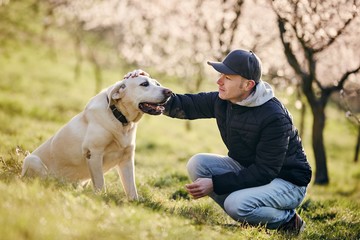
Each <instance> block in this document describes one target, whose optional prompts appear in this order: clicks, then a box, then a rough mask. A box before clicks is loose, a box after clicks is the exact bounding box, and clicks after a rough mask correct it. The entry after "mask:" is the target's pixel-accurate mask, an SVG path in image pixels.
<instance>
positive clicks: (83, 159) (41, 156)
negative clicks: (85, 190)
mask: <svg viewBox="0 0 360 240" xmlns="http://www.w3.org/2000/svg"><path fill="white" fill-rule="evenodd" d="M134 72H136V71H134ZM134 72H133V73H134ZM171 94H172V92H171V90H169V89H168V88H164V87H162V86H161V85H160V84H159V83H158V82H157V81H156V80H154V79H152V78H150V77H149V76H148V75H146V74H145V73H143V72H141V73H139V72H136V74H132V75H131V74H130V75H129V74H128V75H127V76H125V78H124V79H123V80H121V81H119V82H117V83H115V84H114V85H112V86H110V87H109V88H107V89H105V90H103V91H102V92H100V93H99V94H98V95H96V96H95V97H93V98H92V99H91V100H90V101H89V103H88V104H87V105H86V107H85V109H84V110H83V111H82V112H81V113H79V114H78V115H76V116H75V117H74V118H72V119H71V120H70V122H68V123H67V124H66V125H65V126H63V127H62V128H61V129H60V130H59V131H58V132H57V133H56V134H55V135H54V136H52V137H51V138H50V139H48V140H47V141H46V142H44V143H43V144H42V145H41V146H40V147H38V148H37V149H36V150H35V151H34V152H32V153H31V154H29V155H28V156H26V158H25V159H24V163H23V167H22V173H21V175H22V176H41V177H44V176H48V175H50V176H54V177H57V178H63V179H66V180H70V181H76V182H77V181H86V180H89V179H91V180H92V183H93V185H94V189H95V191H100V190H102V189H103V188H104V173H105V172H106V171H108V170H110V169H111V168H113V167H116V168H117V170H118V173H119V175H120V178H121V182H122V185H123V187H124V191H125V193H126V195H127V197H128V199H130V200H136V199H138V194H137V189H136V185H135V172H134V154H135V137H136V128H137V123H138V121H139V120H140V118H141V117H142V115H143V114H144V113H148V114H151V115H159V114H161V113H162V111H163V110H164V107H163V105H164V104H165V103H166V101H167V100H168V99H169V97H170V96H171Z"/></svg>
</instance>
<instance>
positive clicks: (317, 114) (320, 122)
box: [311, 104, 329, 185]
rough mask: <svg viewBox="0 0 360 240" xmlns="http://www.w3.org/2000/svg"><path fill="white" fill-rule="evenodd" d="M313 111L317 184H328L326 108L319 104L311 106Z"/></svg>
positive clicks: (313, 141)
mask: <svg viewBox="0 0 360 240" xmlns="http://www.w3.org/2000/svg"><path fill="white" fill-rule="evenodd" d="M311 107H312V110H313V117H314V119H313V131H312V146H313V151H314V156H315V165H316V169H315V184H321V185H323V184H328V183H329V177H328V171H327V165H326V152H325V146H324V136H323V132H324V128H325V108H324V107H323V106H322V105H321V104H318V106H311Z"/></svg>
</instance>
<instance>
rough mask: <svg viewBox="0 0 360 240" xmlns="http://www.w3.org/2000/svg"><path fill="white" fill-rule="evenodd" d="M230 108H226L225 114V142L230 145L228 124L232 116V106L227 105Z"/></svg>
mask: <svg viewBox="0 0 360 240" xmlns="http://www.w3.org/2000/svg"><path fill="white" fill-rule="evenodd" d="M229 105H230V106H228V108H227V113H226V142H227V144H230V133H231V131H230V123H231V116H232V114H231V113H232V108H233V106H232V104H231V103H229Z"/></svg>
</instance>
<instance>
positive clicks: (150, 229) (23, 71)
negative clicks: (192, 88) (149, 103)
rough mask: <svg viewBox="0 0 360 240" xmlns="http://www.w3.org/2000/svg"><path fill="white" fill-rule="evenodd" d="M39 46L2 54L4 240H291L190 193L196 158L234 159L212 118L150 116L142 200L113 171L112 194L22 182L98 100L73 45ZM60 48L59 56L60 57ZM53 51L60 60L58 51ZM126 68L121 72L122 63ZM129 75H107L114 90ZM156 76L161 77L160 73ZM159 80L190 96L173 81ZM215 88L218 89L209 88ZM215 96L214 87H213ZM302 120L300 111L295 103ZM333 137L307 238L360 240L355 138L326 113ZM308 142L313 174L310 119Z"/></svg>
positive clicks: (140, 179)
mask: <svg viewBox="0 0 360 240" xmlns="http://www.w3.org/2000/svg"><path fill="white" fill-rule="evenodd" d="M60 46H62V45H61V42H60V43H59V46H55V50H54V49H53V50H51V49H49V48H47V47H43V46H42V44H41V43H39V42H35V43H34V42H33V43H31V44H27V45H23V46H17V47H16V48H14V49H12V50H11V54H10V55H9V54H8V55H6V56H5V55H0V66H1V71H0V143H1V144H0V192H1V193H0V202H1V206H0V216H1V217H0V226H1V228H0V236H1V237H0V238H1V239H288V238H291V237H292V236H289V235H282V234H279V233H277V232H274V231H268V230H265V229H264V228H261V227H251V226H246V225H242V224H239V223H236V222H234V221H233V220H231V219H230V218H229V217H228V216H227V215H226V214H224V212H223V211H222V209H220V207H218V206H216V205H215V204H214V202H213V201H211V199H209V198H203V199H200V200H193V199H191V198H190V197H189V195H188V194H187V193H186V191H185V190H184V185H185V184H186V183H187V182H188V181H189V180H188V177H187V173H186V169H185V166H186V162H187V160H188V159H189V157H191V156H192V155H193V154H195V153H198V152H213V153H219V154H226V149H225V147H224V145H223V143H222V142H221V139H220V135H219V133H218V130H217V128H216V125H215V122H214V121H213V120H198V121H193V122H191V125H190V126H191V130H190V131H188V130H187V128H186V122H185V121H182V120H175V119H170V118H167V117H165V116H144V117H143V119H142V120H141V122H140V124H139V128H138V132H137V148H136V182H137V187H138V192H139V195H140V200H139V201H137V202H128V201H127V200H126V198H125V194H124V192H123V190H122V187H121V183H120V180H119V178H118V176H117V175H116V174H115V172H113V171H110V172H109V173H108V174H107V175H106V186H107V192H106V193H102V194H94V193H93V191H92V188H91V185H89V186H87V187H84V188H82V187H80V186H75V185H73V184H70V183H67V182H61V181H58V180H54V179H46V180H43V181H40V180H37V179H35V180H24V179H20V178H19V174H20V171H21V163H22V161H23V158H24V154H25V151H32V150H34V149H35V148H36V147H37V146H39V145H40V144H41V143H42V142H43V141H45V140H46V139H47V138H49V137H50V136H52V135H53V134H54V133H55V132H56V131H57V130H58V129H59V128H60V127H61V126H62V125H63V124H65V123H66V122H67V121H68V120H70V118H71V117H73V116H74V115H75V114H77V113H78V112H80V111H81V110H82V109H83V107H84V106H85V104H86V102H87V101H88V100H89V99H90V98H91V97H92V96H93V95H94V92H95V81H94V76H93V72H92V69H91V66H90V65H89V64H88V63H84V64H83V68H82V73H81V76H80V78H79V79H76V80H75V79H74V65H75V57H74V56H73V54H72V50H71V47H69V46H67V47H65V48H61V47H60ZM59 49H61V51H60V50H59ZM52 51H55V53H56V58H54V57H53V56H54V54H52V53H51V52H52ZM119 65H120V64H119ZM129 70H131V69H125V68H123V67H122V66H121V65H120V66H119V68H108V69H106V70H105V71H104V83H103V87H106V86H108V85H110V84H112V83H114V82H115V81H117V80H119V78H120V77H121V76H122V75H124V74H125V73H126V72H127V71H129ZM153 76H154V77H157V75H156V73H154V74H153ZM159 80H160V82H161V83H162V84H163V85H165V86H168V87H170V88H172V89H174V90H176V91H177V92H182V91H183V89H182V88H181V86H180V85H179V84H178V82H177V81H176V80H174V79H171V78H169V77H162V78H159ZM209 84H213V83H209ZM206 88H207V89H208V88H209V86H206ZM288 107H289V108H290V110H291V112H292V114H293V115H294V118H295V122H296V121H298V120H297V119H298V118H297V116H298V113H297V111H296V110H295V109H293V108H292V104H289V105H288ZM327 116H328V122H327V126H326V132H325V139H326V146H327V154H328V168H329V176H330V184H329V185H328V186H314V185H312V184H311V185H310V186H309V191H308V194H307V197H306V199H305V201H304V203H303V204H302V206H300V207H299V209H298V211H299V212H300V213H301V216H302V217H303V218H304V219H305V221H306V222H307V229H306V231H305V232H304V234H303V235H301V236H300V237H299V239H359V238H360V167H359V163H357V164H355V163H353V162H352V158H353V152H354V145H355V132H354V131H353V129H352V128H351V126H350V125H349V123H348V122H347V120H346V119H345V117H344V114H343V113H341V112H339V111H338V110H337V109H336V108H334V107H332V106H331V105H330V107H329V108H328V111H327ZM305 126H306V129H305V130H306V131H305V135H304V139H303V140H304V144H305V149H306V151H307V154H308V156H309V161H310V162H311V165H312V166H315V164H314V159H313V154H312V149H311V142H310V134H311V132H310V130H311V118H310V116H308V117H307V119H306V124H305Z"/></svg>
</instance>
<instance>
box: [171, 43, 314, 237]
mask: <svg viewBox="0 0 360 240" xmlns="http://www.w3.org/2000/svg"><path fill="white" fill-rule="evenodd" d="M208 64H209V65H211V66H212V67H213V68H214V69H215V70H216V71H218V72H219V73H220V77H219V79H218V80H217V84H218V87H219V90H218V91H217V92H203V93H198V94H184V95H181V94H174V95H173V96H172V97H171V99H170V101H169V102H168V103H167V104H166V108H165V112H164V114H165V115H167V116H170V117H173V118H181V119H199V118H215V119H216V122H217V125H218V128H219V131H220V134H221V137H222V140H223V141H224V143H225V145H226V147H227V149H228V155H227V156H220V155H215V154H206V153H201V154H197V155H195V156H193V157H192V158H191V159H190V160H189V162H188V164H187V169H188V172H189V175H190V178H191V179H192V181H193V182H192V183H191V184H187V185H186V190H187V191H188V193H189V194H190V195H192V196H193V197H194V198H195V199H197V198H201V197H204V196H207V195H208V196H210V197H211V198H213V199H214V200H215V201H216V202H217V203H218V204H219V205H220V206H221V207H222V208H223V209H224V210H225V212H226V213H227V214H228V215H230V216H231V217H232V218H233V219H234V220H236V221H240V222H246V223H249V224H250V225H255V226H257V225H259V224H260V225H265V226H266V227H267V228H269V229H278V230H283V231H286V232H289V233H293V234H299V233H300V232H302V231H303V229H304V227H305V222H304V221H303V220H302V219H301V218H300V216H299V215H298V214H297V213H296V212H295V208H296V207H298V206H299V205H300V203H301V202H302V200H303V199H304V197H305V193H306V187H307V185H308V183H309V182H310V179H311V168H310V166H309V163H308V162H307V159H306V155H305V153H304V150H303V147H302V143H301V140H300V137H299V136H298V132H297V130H296V128H295V127H294V125H293V122H292V118H291V115H290V113H289V112H288V111H287V109H286V108H285V107H284V106H283V105H282V104H281V103H280V101H279V100H278V99H277V98H275V97H274V92H273V90H272V88H271V86H270V85H269V84H268V83H266V82H264V81H262V80H261V62H260V60H259V58H258V57H257V56H256V55H255V54H254V53H253V52H251V51H245V50H234V51H232V52H230V53H229V54H228V55H227V56H226V57H225V59H224V60H223V62H208Z"/></svg>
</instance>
